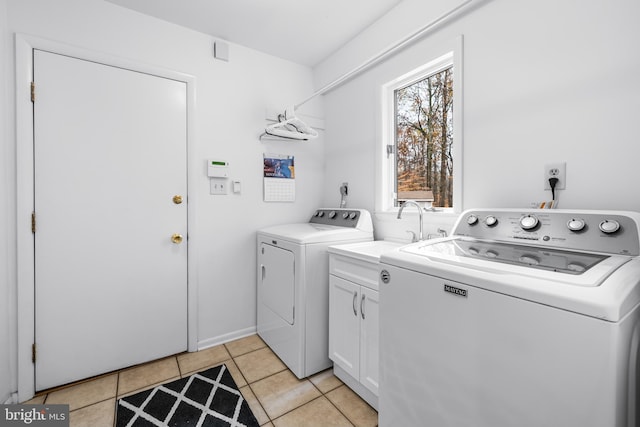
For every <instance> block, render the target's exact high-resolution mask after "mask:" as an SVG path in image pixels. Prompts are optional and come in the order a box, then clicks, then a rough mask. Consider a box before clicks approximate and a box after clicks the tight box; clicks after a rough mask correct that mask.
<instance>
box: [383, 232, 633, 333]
mask: <svg viewBox="0 0 640 427" xmlns="http://www.w3.org/2000/svg"><path fill="white" fill-rule="evenodd" d="M482 244H485V245H486V246H484V247H483V246H481V245H482ZM513 246H514V245H504V244H501V243H496V242H491V243H490V244H489V243H488V242H481V241H474V240H473V239H465V238H461V237H459V236H457V237H450V238H446V239H434V240H433V241H424V242H418V243H415V244H411V245H408V246H404V247H402V248H399V249H395V250H392V251H390V252H385V253H383V254H382V256H381V258H380V262H381V264H382V265H383V268H384V265H385V264H387V265H392V266H396V267H400V268H404V269H407V270H411V271H416V272H419V273H423V274H428V275H431V276H436V277H440V278H442V281H443V284H445V285H446V284H452V282H454V283H453V286H456V285H455V283H458V284H464V285H468V286H470V287H478V288H482V289H486V290H489V291H494V292H497V293H501V294H505V295H510V296H513V297H516V298H520V299H524V300H529V301H533V302H537V303H540V304H544V305H547V306H551V307H557V308H560V309H564V310H567V311H572V312H575V313H580V314H584V315H588V316H591V317H596V318H599V319H604V320H608V321H614V322H615V321H619V320H620V319H622V318H623V317H624V316H625V314H626V313H628V312H629V311H630V310H632V309H633V308H634V307H636V306H637V305H638V304H640V283H639V279H638V278H639V277H640V259H639V258H638V257H628V256H621V255H607V254H591V253H580V252H575V251H560V250H553V251H549V250H548V249H544V248H537V247H527V246H518V247H513ZM472 248H475V250H474V249H472ZM476 250H477V251H478V253H475V251H476ZM488 250H489V251H490V250H495V251H502V253H503V255H501V256H502V260H497V257H492V256H491V255H489V256H487V255H486V252H487V251H488ZM538 256H539V257H541V258H542V259H541V260H540V261H541V263H544V264H546V265H544V266H539V265H538V266H532V265H527V264H526V263H524V262H523V261H522V260H520V259H519V258H535V257H538ZM514 257H516V258H518V259H517V260H514V259H513V258H514ZM572 263H575V266H571V265H572ZM554 264H556V265H562V268H553V265H554ZM576 270H580V271H576ZM472 294H473V292H472V291H471V290H470V291H469V298H471V297H472ZM505 321H508V319H505Z"/></svg>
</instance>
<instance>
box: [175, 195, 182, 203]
mask: <svg viewBox="0 0 640 427" xmlns="http://www.w3.org/2000/svg"><path fill="white" fill-rule="evenodd" d="M173 203H175V204H176V205H179V204H180V203H182V196H180V195H175V196H173Z"/></svg>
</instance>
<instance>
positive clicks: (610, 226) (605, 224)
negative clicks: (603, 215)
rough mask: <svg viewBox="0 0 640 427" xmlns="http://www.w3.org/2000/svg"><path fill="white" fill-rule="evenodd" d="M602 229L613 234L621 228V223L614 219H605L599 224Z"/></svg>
mask: <svg viewBox="0 0 640 427" xmlns="http://www.w3.org/2000/svg"><path fill="white" fill-rule="evenodd" d="M599 227H600V231H602V232H603V233H606V234H613V233H615V232H616V231H618V230H620V223H619V222H618V221H616V220H614V219H605V220H604V221H602V222H601V223H600V225H599Z"/></svg>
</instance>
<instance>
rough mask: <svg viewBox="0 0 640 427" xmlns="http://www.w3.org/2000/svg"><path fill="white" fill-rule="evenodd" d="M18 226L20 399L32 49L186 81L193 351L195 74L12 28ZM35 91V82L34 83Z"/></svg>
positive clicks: (26, 373) (25, 334) (26, 359)
mask: <svg viewBox="0 0 640 427" xmlns="http://www.w3.org/2000/svg"><path fill="white" fill-rule="evenodd" d="M15 46H16V175H17V187H16V193H17V198H16V215H17V220H16V226H17V230H16V233H17V253H16V256H17V288H18V289H17V300H18V301H17V304H18V310H17V312H18V315H17V322H18V323H17V338H18V400H19V401H20V402H22V401H25V400H28V399H31V398H32V397H33V396H34V394H35V365H34V364H33V363H32V355H31V348H32V347H31V346H32V344H33V342H34V339H35V335H34V334H35V320H34V319H35V307H34V302H35V277H34V260H35V253H34V240H33V234H32V232H31V213H32V212H33V210H34V205H33V203H34V200H33V188H34V180H33V173H34V168H33V155H34V152H33V124H34V123H33V104H32V103H31V96H30V90H29V88H30V85H31V82H32V81H33V55H32V51H33V49H41V50H45V51H49V52H53V53H58V54H61V55H68V56H73V57H75V58H79V59H84V60H88V61H94V62H100V63H103V64H108V65H113V66H116V67H121V68H126V69H130V70H135V71H139V72H143V73H147V74H152V75H156V76H160V77H165V78H169V79H173V80H177V81H180V82H184V83H186V85H187V168H188V172H187V173H188V175H187V186H188V191H187V201H188V206H189V207H188V216H187V221H188V227H189V238H188V240H187V244H188V252H189V256H188V261H187V262H188V264H187V274H188V281H187V292H188V296H187V304H188V307H187V310H188V328H187V329H188V332H187V333H188V337H187V345H188V350H189V351H196V350H197V345H198V337H197V331H198V327H197V320H198V313H197V308H198V304H197V298H196V297H197V277H198V275H197V274H196V273H197V271H196V262H195V260H196V259H197V257H196V242H195V239H194V238H193V236H195V235H196V230H197V228H196V226H197V224H196V215H195V212H196V191H195V188H196V181H197V178H198V174H197V171H198V170H199V168H197V167H196V165H197V159H196V158H195V154H196V150H195V138H194V130H195V123H194V117H195V93H196V92H195V85H196V79H195V77H194V76H191V75H188V74H183V73H179V72H176V71H173V70H167V69H164V68H161V67H156V66H152V65H148V64H143V63H138V62H134V61H131V60H127V59H124V58H120V57H116V56H112V55H107V54H102V53H99V52H94V51H91V50H87V49H83V48H79V47H75V46H70V45H67V44H64V43H58V42H55V41H51V40H47V39H43V38H39V37H34V36H29V35H24V34H16V39H15ZM36 96H37V88H36Z"/></svg>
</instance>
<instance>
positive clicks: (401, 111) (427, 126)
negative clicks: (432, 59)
mask: <svg viewBox="0 0 640 427" xmlns="http://www.w3.org/2000/svg"><path fill="white" fill-rule="evenodd" d="M395 130H396V132H395V138H396V193H397V199H396V206H398V205H399V204H401V203H402V202H403V201H405V200H409V199H412V200H416V201H418V202H419V203H421V204H424V206H425V207H430V206H433V207H445V208H448V207H452V206H453V194H452V193H453V156H452V146H451V145H452V142H453V68H452V67H450V68H447V69H445V70H443V71H440V72H438V73H436V74H433V75H431V76H429V77H427V78H425V79H423V80H420V81H418V82H416V83H413V84H411V85H409V86H406V87H404V88H401V89H397V90H396V91H395Z"/></svg>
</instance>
